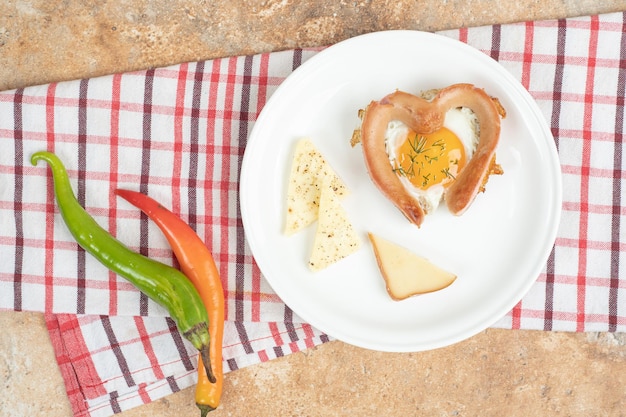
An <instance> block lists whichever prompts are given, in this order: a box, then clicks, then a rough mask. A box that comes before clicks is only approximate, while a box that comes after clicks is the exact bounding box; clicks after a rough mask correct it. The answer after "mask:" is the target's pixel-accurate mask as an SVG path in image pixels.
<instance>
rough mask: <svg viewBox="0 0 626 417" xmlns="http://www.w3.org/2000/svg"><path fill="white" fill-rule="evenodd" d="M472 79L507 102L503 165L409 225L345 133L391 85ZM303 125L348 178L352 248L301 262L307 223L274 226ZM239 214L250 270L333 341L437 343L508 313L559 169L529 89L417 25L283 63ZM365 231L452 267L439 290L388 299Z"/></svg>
mask: <svg viewBox="0 0 626 417" xmlns="http://www.w3.org/2000/svg"><path fill="white" fill-rule="evenodd" d="M461 82H463V83H472V84H475V85H476V86H478V87H481V88H484V89H485V90H486V91H487V92H488V93H489V94H490V95H492V96H496V97H498V98H499V99H500V101H501V103H502V105H503V106H504V107H505V109H506V110H507V117H506V118H505V119H504V120H503V122H502V133H501V141H500V144H499V148H498V151H497V157H498V162H499V163H500V164H501V165H502V167H503V169H504V175H502V176H492V177H491V178H490V179H489V183H488V184H487V191H486V192H485V193H483V194H480V195H479V196H478V197H477V199H476V200H475V201H474V203H473V205H472V206H471V207H470V209H469V210H468V211H467V212H466V213H465V214H464V215H463V216H460V217H454V216H453V215H451V214H450V213H449V212H448V211H447V209H446V208H445V204H444V205H442V206H440V208H439V209H438V210H437V212H435V213H434V214H432V215H430V216H428V217H427V218H426V220H425V221H424V224H423V225H422V227H421V228H420V229H418V228H416V227H415V226H413V225H411V224H409V223H408V221H407V220H406V219H405V218H404V216H403V215H402V214H401V213H400V212H399V211H398V210H397V209H396V208H395V207H394V206H393V205H392V204H391V203H390V202H389V201H388V200H387V199H386V198H385V197H383V195H382V194H381V193H380V192H379V191H378V190H377V189H376V187H375V186H374V185H373V183H372V182H371V180H370V178H369V175H368V173H367V171H366V169H365V165H364V162H363V157H362V151H361V146H360V145H357V146H356V147H354V148H352V147H351V146H350V144H349V142H350V137H351V135H352V132H353V130H354V128H356V127H358V125H359V119H358V116H357V112H358V110H359V109H361V108H364V107H365V106H366V105H367V104H368V103H369V102H370V101H371V100H378V99H380V98H382V97H383V96H385V95H386V94H388V93H390V92H392V91H394V90H396V89H401V90H404V91H407V92H412V93H414V94H419V92H420V91H423V90H427V89H431V88H439V87H444V86H447V85H450V84H455V83H461ZM302 137H309V138H310V139H311V140H312V141H313V142H314V144H315V145H316V146H317V148H318V149H319V150H320V151H321V152H322V154H323V155H324V156H325V157H326V159H327V160H328V162H329V163H330V164H331V166H332V167H333V168H334V169H335V171H336V172H337V173H338V175H339V176H340V177H341V178H342V179H343V180H344V181H345V183H346V184H347V186H348V188H349V190H350V192H351V194H350V195H349V196H348V197H347V198H345V199H343V200H342V203H343V206H344V207H345V208H346V210H347V212H348V215H349V218H350V220H351V221H352V222H353V224H354V226H355V228H356V229H357V231H358V232H359V233H360V235H361V237H362V239H363V245H362V247H361V249H360V250H359V251H358V252H357V253H355V254H353V255H351V256H349V257H348V258H345V259H344V260H342V261H340V262H338V263H336V264H334V265H332V266H331V267H329V268H327V269H325V270H323V271H321V272H318V273H312V272H311V271H309V269H308V266H307V261H308V257H309V254H310V251H311V247H312V242H313V236H314V233H315V225H316V223H315V224H313V225H311V226H310V227H309V228H307V229H306V230H304V231H302V232H300V233H298V234H296V235H293V236H289V237H288V236H285V235H283V233H282V229H283V222H284V213H285V199H286V197H285V194H286V189H287V181H288V174H289V169H290V166H291V158H292V155H293V148H294V145H295V142H296V141H297V140H298V139H300V138H302ZM240 193H241V214H242V218H243V225H244V228H245V232H246V238H247V240H248V243H249V245H250V248H251V250H252V253H253V255H254V258H255V260H256V262H257V264H258V266H259V268H260V269H261V272H262V273H263V275H264V276H265V278H266V279H267V281H268V282H269V284H270V285H271V286H272V288H273V289H274V291H275V292H276V293H277V294H278V296H279V297H281V299H282V300H283V301H284V302H285V303H286V304H287V305H288V306H289V307H291V309H293V310H294V312H295V313H296V314H298V315H299V316H300V317H301V318H302V319H304V320H306V321H307V322H309V323H310V324H311V325H313V326H315V327H316V328H318V329H319V330H321V331H323V332H326V333H327V334H329V335H330V336H333V337H335V338H337V339H339V340H342V341H344V342H347V343H350V344H353V345H356V346H361V347H364V348H369V349H375V350H382V351H396V352H407V351H420V350H427V349H434V348H438V347H442V346H446V345H449V344H452V343H455V342H458V341H461V340H463V339H466V338H468V337H470V336H473V335H475V334H476V333H478V332H480V331H482V330H484V329H485V328H487V327H489V326H490V325H491V324H493V323H494V322H495V321H497V320H498V319H500V318H501V317H503V316H504V315H505V314H506V313H507V312H509V311H510V310H511V309H512V308H513V307H514V306H515V304H516V303H517V302H518V301H519V300H520V299H521V298H522V297H523V296H524V295H525V294H526V292H527V291H528V290H529V289H530V287H531V285H532V284H533V283H534V281H535V280H536V279H537V277H538V276H539V274H540V273H541V271H542V269H543V267H544V265H545V262H546V260H547V257H548V255H549V253H550V250H551V248H552V246H553V244H554V240H555V238H556V231H557V227H558V223H559V219H560V212H561V173H560V165H559V161H558V156H557V152H556V148H555V144H554V140H553V138H552V136H551V134H550V131H549V130H548V127H547V125H546V123H545V121H544V119H543V117H542V115H541V113H540V111H539V109H538V107H537V105H536V103H535V102H534V101H533V99H532V98H531V97H530V95H529V94H528V92H527V91H526V90H525V89H524V88H523V87H522V86H521V85H520V84H519V82H518V81H517V80H515V79H514V78H513V77H512V76H511V75H510V74H509V73H508V72H507V71H506V70H504V69H503V68H502V67H501V66H500V65H499V64H498V63H497V62H495V61H494V60H492V59H491V58H489V57H488V56H486V55H485V54H483V53H482V52H480V51H478V50H476V49H473V48H471V47H469V46H467V45H466V44H464V43H461V42H458V41H455V40H452V39H449V38H446V37H443V36H441V35H436V34H431V33H424V32H416V31H386V32H377V33H371V34H367V35H362V36H358V37H355V38H352V39H349V40H346V41H343V42H340V43H338V44H336V45H334V46H332V47H329V48H327V49H325V50H323V51H322V52H320V53H318V54H317V55H315V56H313V57H312V58H311V59H309V60H308V61H307V62H305V63H304V64H303V65H302V66H301V67H300V68H298V69H297V70H296V71H294V72H293V73H292V74H291V75H290V76H289V77H288V78H287V79H286V80H285V81H284V82H283V83H282V84H281V85H280V86H279V88H278V89H277V90H276V92H275V93H274V94H273V95H272V96H271V98H270V99H269V101H268V103H267V104H266V105H265V107H264V108H263V110H262V112H261V115H260V117H259V118H258V120H257V122H256V123H255V125H254V128H253V130H252V133H251V134H250V138H249V139H248V144H247V148H246V151H245V155H244V160H243V166H242V171H241V184H240ZM367 232H373V233H375V234H378V235H380V236H382V237H384V238H387V239H389V240H392V241H394V242H396V243H398V244H401V245H404V246H406V247H408V248H410V249H411V250H413V251H414V252H415V253H417V254H419V255H422V256H424V257H426V258H428V259H430V260H431V261H432V262H434V263H435V264H437V265H439V266H440V267H442V268H444V269H447V270H449V271H451V272H453V273H455V274H457V276H458V278H457V280H456V281H455V282H454V283H453V284H452V285H451V286H449V287H448V288H446V289H444V290H441V291H438V292H434V293H430V294H425V295H420V296H416V297H412V298H410V299H407V300H403V301H399V302H398V301H392V300H391V298H390V297H389V296H388V294H387V292H386V289H385V285H384V281H383V279H382V277H381V275H380V271H379V270H378V267H377V265H376V260H375V258H374V254H373V251H372V247H371V244H370V243H369V240H368V239H367Z"/></svg>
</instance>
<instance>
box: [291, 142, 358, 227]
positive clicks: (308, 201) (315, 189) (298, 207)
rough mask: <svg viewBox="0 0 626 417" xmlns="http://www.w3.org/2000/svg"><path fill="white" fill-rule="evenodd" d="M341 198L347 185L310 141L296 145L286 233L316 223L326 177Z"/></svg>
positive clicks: (345, 192)
mask: <svg viewBox="0 0 626 417" xmlns="http://www.w3.org/2000/svg"><path fill="white" fill-rule="evenodd" d="M327 176H328V177H330V179H331V181H330V183H331V186H332V188H333V189H334V191H335V193H336V194H337V195H338V196H343V195H345V194H347V188H346V185H345V184H344V182H343V181H342V180H341V179H340V178H339V177H338V176H337V174H336V173H335V171H334V170H333V169H332V167H331V166H330V165H329V164H328V162H327V161H326V159H325V158H324V157H323V156H322V154H321V153H320V151H319V150H318V149H317V148H316V147H315V145H313V142H311V140H310V139H308V138H304V139H300V140H299V141H298V142H297V144H296V149H295V152H294V156H293V160H292V163H291V171H290V174H289V183H288V187H287V211H286V215H285V227H284V233H285V234H286V235H291V234H293V233H295V232H297V231H299V230H301V229H303V228H305V227H306V226H308V225H310V224H311V223H313V222H314V221H315V220H317V215H318V211H319V202H320V194H321V187H322V183H323V181H324V178H325V177H327Z"/></svg>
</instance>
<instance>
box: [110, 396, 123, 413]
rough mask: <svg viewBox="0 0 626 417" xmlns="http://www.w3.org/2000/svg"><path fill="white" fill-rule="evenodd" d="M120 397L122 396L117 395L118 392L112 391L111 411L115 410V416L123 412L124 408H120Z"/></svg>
mask: <svg viewBox="0 0 626 417" xmlns="http://www.w3.org/2000/svg"><path fill="white" fill-rule="evenodd" d="M119 396H120V395H119V394H118V393H117V391H111V393H110V394H109V403H110V404H111V410H113V413H114V414H119V413H121V412H122V407H120V403H119V401H117V399H118V398H119Z"/></svg>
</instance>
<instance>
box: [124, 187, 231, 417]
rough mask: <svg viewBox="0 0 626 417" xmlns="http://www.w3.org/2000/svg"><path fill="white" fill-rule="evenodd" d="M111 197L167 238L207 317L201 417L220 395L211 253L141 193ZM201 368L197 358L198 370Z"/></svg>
mask: <svg viewBox="0 0 626 417" xmlns="http://www.w3.org/2000/svg"><path fill="white" fill-rule="evenodd" d="M115 194H117V195H118V196H120V197H122V198H124V199H125V200H126V201H128V202H129V203H131V204H132V205H134V206H135V207H137V208H139V209H140V210H141V211H143V212H144V213H145V214H146V215H147V216H148V217H149V218H150V219H152V221H154V223H155V224H156V225H157V226H158V227H159V229H161V231H162V232H163V234H164V235H165V237H166V238H167V240H168V242H169V244H170V246H171V247H172V250H173V252H174V254H175V255H176V258H177V259H178V262H179V263H180V267H181V270H182V271H183V273H184V274H185V275H186V276H187V277H188V278H189V279H190V280H191V282H192V283H193V285H194V286H195V287H196V289H197V291H198V293H200V297H201V298H202V301H203V302H204V306H205V308H206V310H207V313H208V316H209V334H210V335H211V346H210V350H209V357H210V361H211V366H212V368H213V373H214V374H215V378H216V380H215V381H213V382H212V381H210V380H209V379H208V377H207V374H206V372H198V384H197V385H196V396H195V397H196V405H197V406H198V408H199V409H200V415H201V417H205V416H206V415H207V413H208V412H209V411H212V410H214V409H216V408H217V406H218V405H219V402H220V398H221V395H222V385H223V376H224V373H223V370H222V340H223V334H224V290H223V289H222V282H221V280H220V276H219V273H218V271H217V267H216V266H215V261H214V260H213V256H212V255H211V251H209V249H208V248H207V247H206V245H205V244H204V242H203V241H202V240H201V239H200V237H199V236H198V235H197V234H196V232H194V230H193V229H192V228H191V227H190V226H189V225H188V224H187V223H185V222H184V221H183V220H182V219H181V218H180V217H178V216H177V215H175V214H174V213H172V212H171V211H170V210H168V209H167V208H165V207H163V206H162V205H161V204H159V203H158V202H157V201H155V200H154V199H152V198H151V197H148V196H147V195H145V194H142V193H139V192H136V191H130V190H121V189H118V190H115ZM201 369H204V365H203V362H202V357H200V356H198V370H201Z"/></svg>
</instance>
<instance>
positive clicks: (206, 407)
mask: <svg viewBox="0 0 626 417" xmlns="http://www.w3.org/2000/svg"><path fill="white" fill-rule="evenodd" d="M196 406H197V407H198V408H199V409H200V417H206V415H207V414H208V413H209V411H213V410H215V408H213V407H211V406H210V405H205V404H198V403H196Z"/></svg>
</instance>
